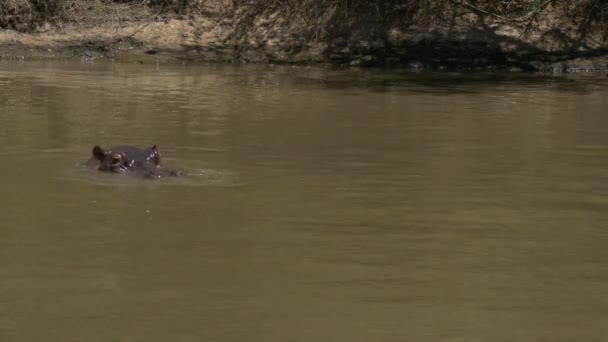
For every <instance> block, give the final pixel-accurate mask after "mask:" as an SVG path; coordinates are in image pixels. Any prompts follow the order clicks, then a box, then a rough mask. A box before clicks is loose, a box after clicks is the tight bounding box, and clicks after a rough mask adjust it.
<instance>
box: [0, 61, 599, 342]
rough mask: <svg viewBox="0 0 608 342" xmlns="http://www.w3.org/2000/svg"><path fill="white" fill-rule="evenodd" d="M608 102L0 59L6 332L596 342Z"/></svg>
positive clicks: (270, 74) (516, 83) (511, 84)
mask: <svg viewBox="0 0 608 342" xmlns="http://www.w3.org/2000/svg"><path fill="white" fill-rule="evenodd" d="M607 112H608V79H607V78H605V77H604V78H602V77H599V76H585V75H578V76H564V75H561V76H538V75H517V74H511V75H508V74H507V75H502V74H451V73H439V74H433V73H429V74H424V73H423V74H412V73H407V72H403V71H399V70H391V71H386V70H385V71H382V70H348V69H346V70H337V69H324V68H308V67H273V66H268V67H266V66H227V65H208V66H192V65H190V66H188V65H173V66H165V65H161V66H152V65H136V64H112V63H101V62H99V63H82V64H81V63H75V62H28V63H21V64H20V63H2V64H0V165H1V166H2V167H1V168H0V184H2V192H1V196H0V213H1V220H0V340H1V341H3V342H10V341H57V342H69V341H100V342H102V341H103V342H106V341H142V342H144V341H145V342H154V341H159V342H161V341H162V342H166V341H172V342H180V341H219V342H224V341H235V342H236V341H248V342H258V341H260V342H262V341H263V342H271V341H277V342H278V341H281V342H283V341H294V342H295V341H335V342H338V341H340V342H342V341H344V342H358V341H361V342H364V341H365V342H367V341H378V342H384V341H395V342H397V341H399V342H402V341H450V342H454V341H458V342H460V341H462V342H464V341H466V342H469V341H479V342H482V341H483V342H486V341H505V342H507V341H508V342H511V341H536V342H538V341H548V342H558V341H586V342H589V341H604V340H605V338H606V336H608V325H607V324H606V323H607V322H608V285H607V284H608V248H607V246H608V230H607V228H608V115H606V113H607ZM96 144H99V145H101V146H103V147H106V148H107V147H110V146H112V145H118V144H133V145H136V146H140V147H146V146H150V145H152V144H157V145H158V148H159V149H160V151H161V153H162V154H163V158H164V159H163V162H164V163H165V164H166V165H168V166H171V167H174V168H177V169H180V170H184V171H186V172H188V173H189V176H187V177H183V178H175V179H170V178H166V179H161V180H146V179H137V178H133V177H128V176H121V175H108V174H102V173H100V172H95V171H91V170H88V169H86V168H84V167H83V163H84V161H86V159H87V158H88V156H89V155H90V151H91V148H92V147H93V146H94V145H96Z"/></svg>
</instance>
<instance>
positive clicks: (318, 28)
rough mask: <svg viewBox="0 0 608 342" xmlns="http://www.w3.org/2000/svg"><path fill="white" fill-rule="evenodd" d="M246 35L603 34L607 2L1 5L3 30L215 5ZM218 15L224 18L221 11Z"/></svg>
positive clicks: (23, 0) (238, 0)
mask: <svg viewBox="0 0 608 342" xmlns="http://www.w3.org/2000/svg"><path fill="white" fill-rule="evenodd" d="M212 3H213V5H214V6H216V7H217V6H219V7H221V8H222V14H221V16H223V17H224V19H229V20H232V22H233V24H234V26H235V28H236V29H235V33H236V34H238V32H242V33H246V32H247V31H248V30H250V28H251V27H252V25H254V24H255V23H256V21H258V20H259V19H260V18H268V20H270V21H271V23H270V25H273V24H274V23H272V21H276V22H278V21H280V20H283V21H287V22H289V23H290V27H292V28H293V29H297V30H299V32H298V33H299V34H300V35H301V36H302V37H306V38H308V39H324V38H331V37H333V36H341V35H344V34H345V33H349V32H353V30H355V31H358V32H364V33H365V34H366V35H371V36H374V35H381V34H382V32H385V31H386V28H388V27H395V26H407V25H409V24H411V23H412V22H415V23H417V24H428V23H433V22H444V21H446V20H452V19H453V18H454V17H455V16H462V15H466V14H472V15H474V16H476V17H477V18H479V20H480V21H488V20H493V21H502V22H508V23H510V24H512V25H522V26H530V25H534V24H538V23H541V22H542V21H543V20H546V19H547V18H546V17H547V13H551V15H552V16H553V18H555V17H556V16H561V20H566V21H569V22H570V23H571V24H572V25H578V26H579V29H580V31H581V32H588V31H598V28H600V27H603V26H604V25H606V24H605V23H606V22H608V20H607V19H608V0H0V27H1V28H11V29H16V30H20V31H27V30H33V29H35V28H36V27H37V26H38V25H41V24H43V23H45V22H65V21H68V22H70V21H72V22H77V23H80V24H85V25H86V24H90V25H97V24H98V23H100V22H104V23H108V22H121V21H137V20H149V19H150V18H152V17H154V15H153V14H154V13H157V14H158V13H162V14H163V15H165V16H170V15H183V14H193V15H196V14H202V15H207V14H208V12H206V10H207V9H208V8H209V6H211V5H210V4H212ZM214 13H217V11H215V12H214Z"/></svg>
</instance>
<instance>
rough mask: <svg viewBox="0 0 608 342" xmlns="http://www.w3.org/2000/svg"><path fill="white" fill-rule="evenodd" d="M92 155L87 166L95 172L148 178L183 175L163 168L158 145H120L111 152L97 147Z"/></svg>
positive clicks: (111, 149)
mask: <svg viewBox="0 0 608 342" xmlns="http://www.w3.org/2000/svg"><path fill="white" fill-rule="evenodd" d="M91 153H92V156H91V158H89V160H88V161H87V163H86V165H87V166H88V167H89V168H92V169H94V170H99V171H105V172H114V173H132V174H136V175H141V176H144V177H146V178H161V177H164V176H181V175H183V173H182V172H180V171H175V170H165V169H163V168H162V167H161V165H160V152H159V151H158V149H157V148H156V145H153V146H152V147H149V148H145V149H141V148H137V147H133V146H127V145H120V146H115V147H112V148H110V149H109V150H104V149H103V148H101V147H99V146H97V145H96V146H95V147H93V150H92V151H91Z"/></svg>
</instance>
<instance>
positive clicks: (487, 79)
mask: <svg viewBox="0 0 608 342" xmlns="http://www.w3.org/2000/svg"><path fill="white" fill-rule="evenodd" d="M294 83H296V84H297V85H302V86H307V87H317V88H327V89H338V90H345V91H348V90H354V91H356V90H361V91H372V92H379V93H383V92H398V93H399V92H401V93H406V92H412V93H428V94H434V93H437V94H459V93H461V94H474V93H483V92H486V93H490V92H496V91H505V90H507V91H518V90H522V89H526V90H534V89H542V90H547V89H550V90H553V91H559V92H566V93H579V94H582V93H587V92H590V91H596V90H601V89H603V88H604V87H606V86H607V85H608V80H607V79H605V78H603V77H598V75H581V74H577V75H549V74H527V73H499V72H488V73H484V72H477V73H473V72H471V73H467V72H458V73H454V72H411V71H407V70H401V71H400V70H390V71H386V70H381V69H378V70H374V69H369V70H360V69H354V70H335V69H330V70H328V71H326V72H323V73H316V74H315V72H311V73H310V74H309V75H301V74H299V73H296V76H295V81H294Z"/></svg>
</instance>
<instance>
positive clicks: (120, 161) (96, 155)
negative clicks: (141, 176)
mask: <svg viewBox="0 0 608 342" xmlns="http://www.w3.org/2000/svg"><path fill="white" fill-rule="evenodd" d="M92 153H93V157H92V158H91V160H96V161H97V162H98V167H97V169H98V170H100V171H110V172H116V173H125V172H127V171H128V170H129V167H130V166H131V164H132V161H131V160H129V159H128V158H127V155H126V154H125V153H124V152H121V151H115V152H113V151H112V150H103V149H102V148H101V147H99V146H95V147H93V151H92Z"/></svg>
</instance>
